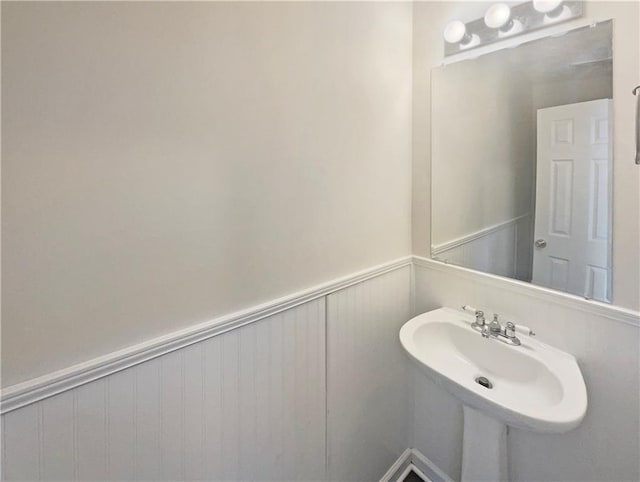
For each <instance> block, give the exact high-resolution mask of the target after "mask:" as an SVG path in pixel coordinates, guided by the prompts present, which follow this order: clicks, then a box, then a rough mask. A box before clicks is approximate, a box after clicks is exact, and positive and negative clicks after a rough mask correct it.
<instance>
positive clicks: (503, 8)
mask: <svg viewBox="0 0 640 482" xmlns="http://www.w3.org/2000/svg"><path fill="white" fill-rule="evenodd" d="M509 20H511V8H509V5H507V4H506V3H496V4H495V5H492V6H491V7H490V8H489V10H487V13H486V14H485V15H484V23H485V24H486V25H487V27H489V28H502V27H505V26H507V25H508V24H509Z"/></svg>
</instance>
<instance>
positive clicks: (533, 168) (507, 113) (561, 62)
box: [431, 21, 613, 302]
mask: <svg viewBox="0 0 640 482" xmlns="http://www.w3.org/2000/svg"><path fill="white" fill-rule="evenodd" d="M612 57H613V54H612V22H611V21H607V22H601V23H598V24H596V25H593V26H589V27H584V28H579V29H574V30H571V31H569V32H567V33H565V34H564V35H559V36H553V37H546V38H543V39H539V40H535V41H531V42H528V43H525V44H522V45H520V46H518V47H516V48H509V49H504V50H499V51H496V52H493V53H489V54H486V55H483V56H481V57H479V58H476V59H473V60H465V61H460V62H457V63H453V64H449V65H446V66H443V67H439V68H437V69H434V71H433V73H432V116H431V118H432V161H431V162H432V166H431V169H432V187H431V192H432V204H431V205H432V215H431V220H432V225H431V242H432V244H431V255H432V258H433V259H436V260H440V261H445V262H448V263H452V264H457V265H461V266H465V267H468V268H471V269H475V270H479V271H483V272H487V273H493V274H497V275H501V276H507V277H510V278H515V279H518V280H523V281H529V282H531V283H534V284H536V285H541V286H546V287H549V288H553V289H557V290H561V291H564V292H568V293H572V294H576V295H580V296H585V297H587V298H590V299H595V300H599V301H606V302H610V300H611V218H612V216H611V209H612V204H611V199H612V193H611V163H612V128H613V126H612V116H611V99H612V98H613V96H612V91H613V88H612V60H613V59H612Z"/></svg>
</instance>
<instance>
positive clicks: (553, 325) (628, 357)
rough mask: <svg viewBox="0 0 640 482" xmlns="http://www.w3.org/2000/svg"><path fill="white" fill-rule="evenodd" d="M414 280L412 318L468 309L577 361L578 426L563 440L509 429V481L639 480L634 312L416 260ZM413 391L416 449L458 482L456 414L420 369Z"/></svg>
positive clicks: (639, 322)
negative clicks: (517, 327) (582, 387)
mask: <svg viewBox="0 0 640 482" xmlns="http://www.w3.org/2000/svg"><path fill="white" fill-rule="evenodd" d="M414 272H415V293H416V295H415V296H416V312H417V313H422V312H425V311H429V310H431V309H435V308H438V307H441V306H449V307H457V306H461V305H462V304H467V303H468V304H470V305H473V306H476V307H478V308H480V309H484V310H485V312H486V313H489V315H491V313H494V312H495V313H499V314H500V315H502V316H503V317H504V318H505V319H510V320H513V321H515V322H516V323H518V322H520V323H522V324H525V325H528V326H530V327H531V328H532V329H533V330H534V331H535V332H536V333H537V337H538V339H540V340H541V341H543V342H546V343H549V344H550V345H552V346H555V347H557V348H560V349H562V350H565V351H567V352H569V353H572V354H573V355H575V356H576V358H577V359H578V363H579V364H580V368H581V370H582V372H583V375H584V377H585V382H586V386H587V393H588V397H589V407H588V409H587V415H586V417H585V419H584V421H583V422H582V424H581V425H580V426H579V427H578V428H577V429H575V430H573V431H571V432H569V433H567V434H561V435H543V434H534V433H532V432H527V431H522V430H515V429H510V430H509V435H508V450H509V467H510V480H512V481H531V480H536V481H558V480H563V481H580V482H585V481H623V480H624V481H631V480H640V467H639V464H638V452H639V450H640V442H639V438H640V420H639V417H640V414H639V413H638V407H639V406H640V373H639V371H640V367H639V362H640V357H639V350H640V344H639V343H638V339H639V335H640V316H639V314H638V312H634V311H631V310H626V309H621V308H616V307H613V306H610V305H606V304H603V303H598V302H595V301H587V300H584V299H580V298H578V297H576V296H572V295H568V294H565V293H558V292H554V291H552V290H548V289H546V288H541V287H536V286H531V285H528V284H526V283H522V282H517V281H513V280H505V279H500V278H498V277H495V276H491V275H486V274H482V273H474V272H471V271H469V270H467V269H464V268H459V267H456V266H450V265H444V264H442V263H438V262H434V261H431V260H427V259H423V258H414ZM414 384H415V386H414V390H415V398H414V404H415V405H414V419H413V420H414V434H415V436H414V445H413V447H414V448H416V449H418V450H419V451H420V452H422V453H423V454H425V455H426V456H427V457H428V458H429V459H430V460H432V461H433V462H434V463H435V464H436V465H437V466H438V467H440V469H442V470H444V471H445V472H447V474H448V475H449V476H450V477H452V478H453V479H456V480H459V478H460V457H461V450H462V410H461V406H460V404H459V402H458V401H457V400H456V399H455V398H454V397H452V396H450V395H449V394H447V393H446V392H444V391H443V390H442V389H441V388H440V387H439V386H437V385H436V384H435V383H433V382H431V381H430V380H429V379H428V378H426V377H425V376H423V375H422V374H421V373H419V372H418V371H416V373H415V374H414Z"/></svg>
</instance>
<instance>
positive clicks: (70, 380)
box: [0, 256, 412, 414]
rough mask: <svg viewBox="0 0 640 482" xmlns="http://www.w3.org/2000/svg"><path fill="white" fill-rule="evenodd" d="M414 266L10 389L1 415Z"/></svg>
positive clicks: (333, 286)
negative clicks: (350, 287)
mask: <svg viewBox="0 0 640 482" xmlns="http://www.w3.org/2000/svg"><path fill="white" fill-rule="evenodd" d="M411 265H412V257H411V256H405V257H402V258H398V259H396V260H393V261H389V262H387V263H383V264H380V265H377V266H374V267H372V268H369V269H365V270H362V271H358V272H355V273H352V274H350V275H347V276H343V277H340V278H336V279H334V280H331V281H328V282H326V283H322V284H320V285H317V286H315V287H312V288H309V289H305V290H302V291H298V292H296V293H293V294H290V295H287V296H284V297H282V298H278V299H275V300H272V301H269V302H267V303H263V304H260V305H255V306H253V307H250V308H247V309H244V310H241V311H237V312H234V313H230V314H226V315H223V316H220V317H217V318H214V319H212V320H210V321H206V322H203V323H199V324H197V325H194V326H191V327H189V328H186V329H183V330H179V331H175V332H172V333H169V334H167V335H163V336H160V337H156V338H153V339H151V340H148V341H145V342H143V343H139V344H136V345H132V346H130V347H127V348H124V349H122V350H118V351H114V352H111V353H108V354H106V355H104V356H100V357H97V358H94V359H92V360H88V361H86V362H83V363H79V364H76V365H73V366H70V367H67V368H63V369H61V370H57V371H54V372H51V373H48V374H46V375H43V376H40V377H37V378H33V379H31V380H27V381H25V382H22V383H18V384H16V385H12V386H9V387H7V388H5V389H3V390H2V391H1V395H0V414H5V413H8V412H11V411H12V410H16V409H18V408H21V407H24V406H26V405H29V404H32V403H35V402H38V401H40V400H43V399H45V398H49V397H52V396H54V395H57V394H59V393H62V392H65V391H67V390H71V389H73V388H76V387H79V386H81V385H84V384H87V383H90V382H92V381H95V380H98V379H100V378H103V377H106V376H109V375H111V374H114V373H116V372H119V371H122V370H125V369H127V368H130V367H132V366H135V365H139V364H141V363H144V362H146V361H149V360H151V359H153V358H157V357H160V356H162V355H165V354H167V353H170V352H173V351H176V350H179V349H181V348H185V347H187V346H189V345H193V344H194V343H198V342H201V341H203V340H206V339H208V338H211V337H214V336H217V335H221V334H223V333H227V332H229V331H231V330H235V329H237V328H240V327H242V326H246V325H248V324H251V323H255V322H257V321H260V320H262V319H265V318H268V317H269V316H272V315H275V314H277V313H281V312H283V311H286V310H289V309H291V308H294V307H296V306H299V305H302V304H304V303H308V302H309V301H312V300H316V299H318V298H322V297H324V296H327V295H329V294H331V293H335V292H337V291H340V290H343V289H345V288H347V287H349V286H352V285H355V284H358V283H361V282H363V281H366V280H368V279H371V278H375V277H377V276H380V275H383V274H385V273H388V272H391V271H395V270H397V269H400V268H403V267H406V266H411Z"/></svg>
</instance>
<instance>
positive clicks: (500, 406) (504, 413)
mask: <svg viewBox="0 0 640 482" xmlns="http://www.w3.org/2000/svg"><path fill="white" fill-rule="evenodd" d="M473 321H474V318H473V317H472V316H471V315H468V314H466V313H463V312H459V311H456V310H452V309H450V308H440V309H437V310H434V311H430V312H428V313H423V314H421V315H419V316H416V317H415V318H412V319H411V320H409V321H408V322H407V323H406V324H405V325H404V326H403V327H402V329H401V330H400V342H401V343H402V346H403V347H404V349H405V350H406V351H407V352H408V353H409V355H411V357H413V358H414V359H415V360H416V361H417V362H418V364H419V365H420V366H421V367H422V368H423V369H424V370H426V372H427V374H428V375H429V376H430V377H431V378H432V379H433V380H434V381H436V382H437V383H438V384H440V385H441V386H442V387H443V388H444V389H446V390H447V391H449V392H450V393H451V394H453V395H454V396H455V397H457V398H458V399H460V400H461V401H462V402H463V404H464V405H466V406H468V407H472V408H474V409H477V410H478V411H480V412H483V413H485V414H486V415H488V416H490V417H492V418H494V419H495V420H497V421H499V422H502V423H505V424H507V425H511V426H513V427H516V428H523V429H529V430H533V431H536V432H545V433H562V432H567V431H569V430H571V429H573V428H575V427H576V426H578V425H579V424H580V422H581V421H582V419H583V418H584V415H585V413H586V410H587V390H586V388H585V385H584V380H583V378H582V373H581V372H580V368H579V367H578V364H577V362H576V359H575V358H574V357H573V356H572V355H570V354H568V353H565V352H562V351H560V350H557V349H555V348H552V347H550V346H548V345H545V344H543V343H540V342H538V341H536V340H534V339H532V338H531V337H529V336H520V335H518V336H519V338H520V340H521V342H522V344H521V345H520V346H510V345H507V344H505V343H502V342H500V341H498V340H495V339H487V338H483V337H482V335H481V334H480V333H479V332H477V331H475V330H474V329H473V328H471V322H473ZM480 376H482V377H486V378H487V379H489V381H490V382H491V383H492V384H493V388H491V389H489V388H486V387H484V386H482V385H480V384H478V383H477V382H476V378H477V377H480Z"/></svg>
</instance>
